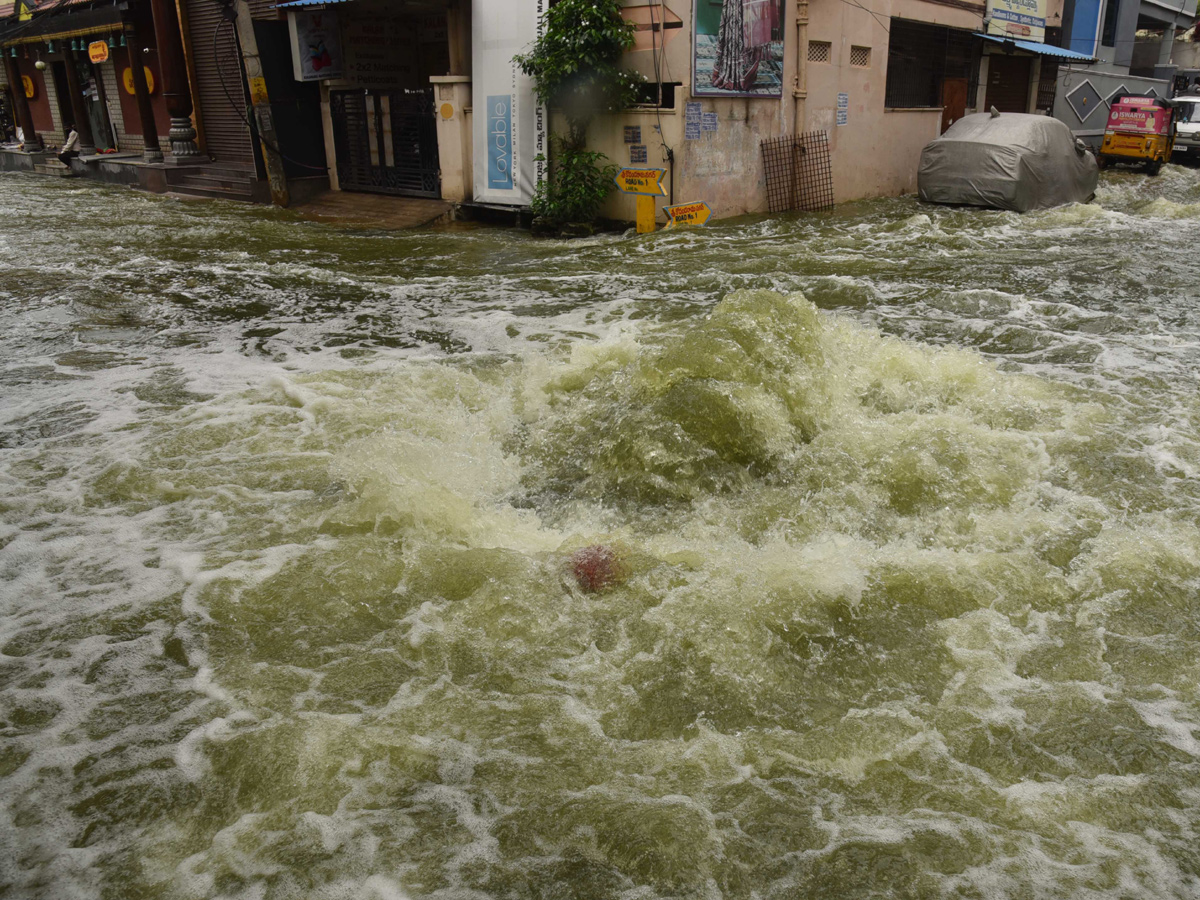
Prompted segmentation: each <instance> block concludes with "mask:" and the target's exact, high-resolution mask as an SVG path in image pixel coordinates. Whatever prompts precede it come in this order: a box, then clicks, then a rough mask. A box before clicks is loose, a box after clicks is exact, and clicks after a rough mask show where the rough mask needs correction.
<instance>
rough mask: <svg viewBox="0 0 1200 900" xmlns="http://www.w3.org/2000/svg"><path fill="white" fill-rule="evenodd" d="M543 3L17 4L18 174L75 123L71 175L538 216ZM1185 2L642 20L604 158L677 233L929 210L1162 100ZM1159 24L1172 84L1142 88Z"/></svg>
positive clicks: (810, 0) (554, 116)
mask: <svg viewBox="0 0 1200 900" xmlns="http://www.w3.org/2000/svg"><path fill="white" fill-rule="evenodd" d="M549 2H550V0H405V2H397V0H285V2H282V3H275V2H273V0H122V2H119V3H114V2H112V0H66V2H62V0H42V2H41V3H38V2H35V0H17V2H16V3H13V2H12V0H8V2H6V0H0V51H2V53H3V60H4V66H3V72H2V73H0V81H2V82H3V83H4V84H5V85H6V88H5V90H6V92H7V93H6V96H7V103H6V107H7V108H8V110H9V116H10V118H11V119H12V121H13V124H14V125H19V126H20V127H21V132H22V135H23V136H24V138H25V144H26V146H25V148H24V150H26V151H37V150H38V149H39V147H40V146H43V145H44V147H45V148H48V149H53V148H55V147H57V146H58V145H59V144H60V143H61V142H62V140H63V138H64V133H65V132H64V128H65V125H66V124H67V123H69V122H70V123H75V124H76V127H77V128H78V129H79V131H80V136H81V138H82V143H83V145H84V146H83V151H84V152H83V154H82V160H81V161H75V162H74V163H72V166H73V167H74V169H75V171H76V173H77V174H88V175H91V176H93V177H102V178H105V179H106V180H124V181H125V182H127V183H137V184H140V185H141V186H143V187H148V188H150V189H153V190H182V191H185V192H190V193H197V194H202V195H209V196H224V197H231V198H234V199H245V200H261V201H266V200H271V201H273V202H275V203H278V204H280V205H287V204H288V203H289V202H290V201H291V200H292V199H293V197H294V196H299V195H302V194H305V193H310V192H312V191H315V190H318V189H333V190H337V191H363V192H372V193H384V194H393V195H397V196H414V197H423V198H440V199H442V200H445V201H447V202H450V203H456V204H463V205H466V206H475V207H497V208H500V209H505V208H512V209H521V208H524V207H527V206H528V204H529V201H530V199H531V197H532V195H533V191H534V188H535V185H536V184H537V182H538V180H539V179H540V178H542V177H544V175H545V167H546V165H547V162H546V157H547V156H550V155H552V154H551V147H552V143H551V140H550V136H551V134H552V133H553V132H554V131H555V130H556V129H559V130H561V129H562V127H563V123H562V122H561V121H560V118H559V114H558V113H557V111H555V110H545V109H541V108H540V107H539V106H538V105H537V102H536V99H535V97H534V95H533V88H532V84H531V82H530V79H529V78H527V77H526V76H524V75H523V74H522V73H521V72H520V71H519V69H518V68H517V66H516V65H515V63H514V62H513V56H514V55H515V54H516V53H519V52H522V51H525V50H527V49H528V48H529V46H530V45H531V44H532V43H533V42H534V41H535V40H536V38H537V36H538V33H539V32H538V29H539V28H540V27H542V24H541V23H542V19H541V14H542V13H544V12H545V10H546V8H547V4H548V3H549ZM1182 2H1183V7H1182V8H1177V7H1171V8H1168V7H1166V6H1164V5H1163V4H1162V3H1160V2H1159V0H861V2H860V0H627V2H626V3H625V5H624V7H623V13H622V14H623V15H624V17H625V18H626V19H627V20H628V21H629V22H631V23H632V25H633V27H634V29H635V35H636V39H635V44H634V47H633V49H632V50H630V51H629V52H628V54H627V57H626V63H627V65H629V66H630V67H632V68H634V69H636V70H637V71H638V72H640V73H641V75H642V76H643V77H644V79H645V84H644V86H643V89H642V93H641V96H640V97H639V102H638V103H637V104H636V105H635V106H634V107H632V108H630V109H627V110H624V111H622V112H621V113H619V114H613V115H607V116H603V117H600V118H598V119H597V120H595V121H594V122H593V124H592V126H591V129H590V131H589V134H588V144H589V146H590V147H591V148H592V149H594V150H599V151H601V152H603V153H604V154H605V155H606V156H607V157H608V158H609V160H611V161H612V162H614V163H617V164H618V165H621V166H628V167H633V168H643V169H661V170H662V179H661V183H662V185H663V194H664V196H662V197H660V198H658V199H657V206H656V214H657V216H658V220H659V221H660V222H662V221H664V220H665V213H664V212H663V208H664V207H666V206H669V205H671V204H680V203H693V202H700V201H703V202H704V203H707V204H708V206H709V208H710V209H711V210H712V212H713V214H714V215H715V216H717V217H726V216H736V215H741V214H747V213H757V212H765V211H768V210H777V209H786V208H802V209H803V208H808V209H812V208H821V207H824V206H827V205H829V204H830V203H831V202H832V201H834V200H836V201H839V202H840V201H847V200H854V199H859V198H866V197H876V196H886V195H896V194H902V193H907V192H912V191H914V190H915V188H916V171H917V165H918V160H919V156H920V152H921V149H922V147H923V146H924V145H925V144H926V143H928V142H929V141H930V140H932V139H934V138H935V137H937V136H938V135H939V134H941V133H942V132H943V131H945V130H946V129H947V128H948V127H950V125H952V124H953V123H954V122H955V121H957V120H958V119H959V118H961V117H962V116H964V115H967V114H968V113H971V112H975V111H983V110H986V109H988V108H991V107H995V108H997V109H999V110H1001V111H1012V112H1031V113H1037V112H1040V113H1044V114H1050V113H1053V114H1054V115H1056V116H1058V117H1059V118H1061V119H1063V120H1064V121H1067V122H1068V124H1069V125H1070V126H1071V127H1072V129H1073V130H1075V131H1076V132H1077V133H1079V134H1081V135H1083V136H1085V137H1086V136H1096V135H1099V134H1100V133H1101V132H1102V129H1103V121H1104V118H1105V117H1104V115H1103V114H1097V113H1095V111H1096V110H1098V109H1100V108H1101V107H1103V108H1104V110H1105V111H1106V110H1107V102H1108V100H1109V99H1110V98H1111V97H1112V96H1113V95H1115V94H1116V93H1120V92H1132V91H1138V92H1149V91H1154V92H1155V93H1157V94H1158V95H1159V96H1164V95H1165V94H1166V93H1167V90H1168V83H1169V82H1168V80H1169V78H1170V75H1171V72H1173V69H1172V68H1171V67H1170V65H1169V57H1170V48H1171V46H1172V45H1173V43H1174V41H1173V37H1174V29H1175V28H1176V27H1177V26H1182V25H1185V24H1190V23H1191V21H1193V20H1194V16H1195V3H1196V0H1182ZM1149 25H1157V26H1161V32H1162V35H1163V37H1162V38H1161V47H1162V48H1166V49H1165V50H1161V49H1160V52H1159V59H1161V57H1162V56H1163V55H1164V54H1165V55H1166V56H1167V58H1168V64H1167V65H1165V66H1164V65H1160V63H1159V61H1157V60H1156V62H1155V64H1154V66H1153V67H1152V69H1151V71H1150V72H1149V74H1148V75H1147V74H1146V72H1145V71H1144V69H1145V64H1144V63H1142V64H1141V65H1142V69H1141V70H1138V65H1139V64H1138V63H1137V62H1135V60H1134V43H1135V37H1134V36H1135V32H1137V31H1138V29H1139V28H1140V29H1143V31H1144V29H1145V28H1146V27H1147V26H1149ZM1142 56H1143V57H1144V56H1145V51H1144V50H1143V51H1142ZM1092 63H1096V64H1095V65H1094V66H1093V65H1091V64H1092ZM1135 70H1137V71H1135ZM0 121H3V116H0ZM85 132H86V133H85ZM4 137H7V138H10V139H11V138H12V137H13V135H5V136H4ZM19 153H20V151H16V150H12V151H11V152H10V154H9V155H8V156H5V157H0V163H3V164H4V165H6V166H8V167H13V166H21V165H26V163H27V160H26V159H25V157H19V158H18V156H15V155H13V154H19ZM26 155H28V154H26ZM14 160H15V161H14ZM635 202H636V200H635V198H634V197H633V196H631V195H628V194H622V193H615V194H614V195H613V196H612V197H611V198H610V199H609V201H608V202H607V204H606V206H605V208H604V210H603V214H604V215H606V216H607V217H610V218H614V219H622V220H632V219H633V218H634V216H635Z"/></svg>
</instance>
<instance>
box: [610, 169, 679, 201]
mask: <svg viewBox="0 0 1200 900" xmlns="http://www.w3.org/2000/svg"><path fill="white" fill-rule="evenodd" d="M666 174H667V170H666V169H622V170H621V171H619V172H618V173H617V177H616V178H614V179H613V183H614V184H616V186H617V187H618V188H620V189H621V190H622V191H624V192H625V193H626V194H650V195H652V196H655V197H665V196H667V192H666V189H665V188H663V186H662V180H663V176H664V175H666Z"/></svg>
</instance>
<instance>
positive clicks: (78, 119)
mask: <svg viewBox="0 0 1200 900" xmlns="http://www.w3.org/2000/svg"><path fill="white" fill-rule="evenodd" d="M63 43H64V44H67V47H66V48H65V50H64V53H63V56H64V63H65V65H64V66H63V68H64V69H66V71H67V90H68V91H70V93H71V115H72V116H74V117H75V131H76V132H77V133H78V135H79V155H80V156H91V155H92V154H93V153H95V152H96V139H95V137H93V135H92V120H91V119H89V118H88V111H87V106H86V105H85V104H84V102H83V86H82V85H81V84H80V83H79V58H78V57H77V56H76V55H75V51H74V50H72V49H71V47H70V45H69V44H68V43H67V42H66V41H63Z"/></svg>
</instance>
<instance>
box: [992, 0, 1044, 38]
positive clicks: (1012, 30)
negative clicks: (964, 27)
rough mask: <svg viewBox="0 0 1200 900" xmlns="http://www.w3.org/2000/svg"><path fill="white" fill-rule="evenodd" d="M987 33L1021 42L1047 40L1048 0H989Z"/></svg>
mask: <svg viewBox="0 0 1200 900" xmlns="http://www.w3.org/2000/svg"><path fill="white" fill-rule="evenodd" d="M987 23H988V27H987V33H988V34H995V35H1001V36H1003V37H1010V38H1015V39H1016V40H1020V41H1036V42H1037V43H1039V44H1040V43H1043V42H1044V41H1045V40H1046V0H987Z"/></svg>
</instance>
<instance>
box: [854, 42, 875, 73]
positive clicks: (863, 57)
mask: <svg viewBox="0 0 1200 900" xmlns="http://www.w3.org/2000/svg"><path fill="white" fill-rule="evenodd" d="M850 65H852V66H858V67H859V68H860V69H865V68H867V67H868V66H870V65H871V48H870V47H855V46H853V45H851V47H850Z"/></svg>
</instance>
